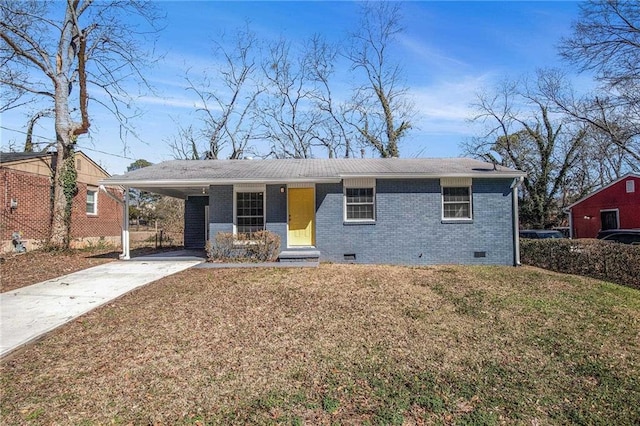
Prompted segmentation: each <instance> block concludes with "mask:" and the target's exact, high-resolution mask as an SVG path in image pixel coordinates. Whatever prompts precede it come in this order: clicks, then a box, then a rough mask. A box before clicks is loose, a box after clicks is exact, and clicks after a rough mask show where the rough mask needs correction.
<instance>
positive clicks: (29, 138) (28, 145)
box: [24, 109, 53, 152]
mask: <svg viewBox="0 0 640 426" xmlns="http://www.w3.org/2000/svg"><path fill="white" fill-rule="evenodd" d="M51 114H53V110H52V109H45V110H42V111H38V112H37V113H36V114H35V115H34V116H33V117H31V118H30V119H29V123H28V124H27V131H26V134H27V135H26V138H25V141H24V152H33V145H34V143H33V128H34V126H35V125H36V123H37V121H38V120H40V119H41V118H44V117H50V116H51ZM50 146H51V143H48V144H47V145H46V146H45V148H44V149H42V151H47V150H48V149H49V147H50Z"/></svg>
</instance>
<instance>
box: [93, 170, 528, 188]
mask: <svg viewBox="0 0 640 426" xmlns="http://www.w3.org/2000/svg"><path fill="white" fill-rule="evenodd" d="M447 177H468V178H488V179H510V178H515V179H517V178H523V174H522V173H501V174H495V173H492V174H485V173H483V172H479V173H401V174H396V173H389V174H384V173H379V174H369V173H364V174H362V173H361V174H358V173H342V174H340V175H338V176H335V177H327V176H318V177H313V176H309V177H280V178H247V179H237V178H236V179H230V178H223V179H219V178H215V177H212V178H205V179H126V178H125V179H119V178H117V177H111V178H108V179H104V180H101V181H100V183H102V184H108V185H123V186H133V187H147V188H153V187H173V188H187V187H193V186H209V185H233V184H240V183H259V184H266V185H282V184H287V183H340V181H341V180H343V179H349V178H375V179H438V178H447Z"/></svg>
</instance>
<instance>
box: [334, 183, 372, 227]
mask: <svg viewBox="0 0 640 426" xmlns="http://www.w3.org/2000/svg"><path fill="white" fill-rule="evenodd" d="M347 189H371V190H372V195H373V200H372V202H371V203H357V204H362V205H365V204H366V205H371V206H372V211H373V217H372V218H370V219H369V218H367V219H363V218H355V219H349V218H348V217H347V205H348V204H353V203H347ZM342 200H343V201H342V211H343V214H342V216H343V220H344V222H348V223H375V221H376V216H377V215H376V180H375V179H373V178H359V179H344V180H343V184H342Z"/></svg>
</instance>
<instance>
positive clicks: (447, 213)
mask: <svg viewBox="0 0 640 426" xmlns="http://www.w3.org/2000/svg"><path fill="white" fill-rule="evenodd" d="M442 218H443V219H448V220H457V219H471V218H472V212H471V187H470V186H468V187H443V188H442Z"/></svg>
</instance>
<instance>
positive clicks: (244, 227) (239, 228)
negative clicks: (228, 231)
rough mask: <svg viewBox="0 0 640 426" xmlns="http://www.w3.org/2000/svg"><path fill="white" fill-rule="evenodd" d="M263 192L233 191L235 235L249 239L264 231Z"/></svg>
mask: <svg viewBox="0 0 640 426" xmlns="http://www.w3.org/2000/svg"><path fill="white" fill-rule="evenodd" d="M264 194H265V191H264V189H260V188H242V187H240V188H237V189H236V191H235V206H234V207H235V219H236V222H235V225H236V226H235V228H236V229H235V230H236V235H244V236H246V237H249V238H251V235H252V234H253V233H254V232H258V231H263V230H264V204H265V197H264Z"/></svg>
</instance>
